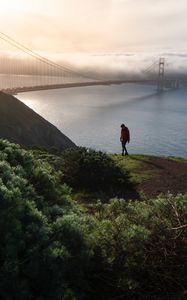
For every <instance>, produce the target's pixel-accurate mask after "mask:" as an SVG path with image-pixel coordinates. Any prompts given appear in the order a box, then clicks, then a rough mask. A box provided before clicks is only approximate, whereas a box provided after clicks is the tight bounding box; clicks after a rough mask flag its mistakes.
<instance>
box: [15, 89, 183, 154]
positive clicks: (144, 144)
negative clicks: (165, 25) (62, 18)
mask: <svg viewBox="0 0 187 300" xmlns="http://www.w3.org/2000/svg"><path fill="white" fill-rule="evenodd" d="M18 98H19V99H20V100H22V101H23V102H24V103H25V104H27V105H28V106H30V107H31V108H32V109H34V110H35V111H36V112H38V113H39V114H41V115H42V116H43V117H44V118H46V119H47V120H49V121H50V122H51V123H53V124H54V125H56V126H57V127H58V128H59V129H60V130H61V131H62V132H64V133H65V134H66V135H68V136H69V137H70V138H71V139H72V140H73V141H74V142H75V143H77V144H78V145H84V146H87V147H92V148H95V149H101V150H104V151H108V152H115V153H116V152H120V150H121V148H120V143H119V131H120V124H121V123H126V124H127V126H128V127H129V128H130V130H131V136H132V139H131V143H130V144H129V151H130V152H131V153H149V154H156V155H157V154H159V155H176V156H183V157H187V140H186V136H187V126H186V125H187V121H186V115H187V100H186V99H187V89H181V90H177V91H176V90H175V91H171V90H170V91H167V92H165V93H163V94H158V93H157V92H156V90H155V87H153V86H144V85H135V84H124V85H119V86H115V85H113V86H107V87H106V86H98V87H84V88H83V87H81V88H71V89H60V90H49V91H40V92H39V91H38V92H28V93H22V94H19V95H18Z"/></svg>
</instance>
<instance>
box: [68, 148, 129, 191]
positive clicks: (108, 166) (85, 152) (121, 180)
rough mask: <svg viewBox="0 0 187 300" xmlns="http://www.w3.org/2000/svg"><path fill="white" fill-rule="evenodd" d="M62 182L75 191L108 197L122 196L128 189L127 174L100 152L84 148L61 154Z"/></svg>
mask: <svg viewBox="0 0 187 300" xmlns="http://www.w3.org/2000/svg"><path fill="white" fill-rule="evenodd" d="M62 173H63V180H64V181H65V182H66V183H67V184H68V185H70V186H71V187H73V188H75V189H80V190H81V189H83V190H88V191H91V192H97V191H104V192H106V193H109V194H110V196H124V195H125V192H126V190H127V189H129V188H130V183H129V176H128V173H127V172H125V171H123V170H122V169H121V168H120V167H118V166H117V164H116V163H115V162H114V161H113V160H112V159H111V158H110V156H108V155H107V154H105V153H103V152H101V151H95V150H92V149H87V148H84V147H77V148H73V149H70V150H66V151H64V152H63V154H62Z"/></svg>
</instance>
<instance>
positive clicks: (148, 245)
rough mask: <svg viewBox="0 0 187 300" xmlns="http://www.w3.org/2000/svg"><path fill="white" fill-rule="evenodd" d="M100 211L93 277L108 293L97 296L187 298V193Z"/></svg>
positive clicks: (114, 202) (120, 202) (104, 207)
mask: <svg viewBox="0 0 187 300" xmlns="http://www.w3.org/2000/svg"><path fill="white" fill-rule="evenodd" d="M97 211H98V213H97V215H96V216H97V220H98V227H97V230H96V232H95V241H96V249H95V257H94V261H95V262H96V265H95V271H93V274H95V277H94V279H93V278H92V281H94V284H95V286H97V287H98V289H97V290H99V291H103V295H102V294H100V295H99V296H98V295H96V294H95V293H96V291H94V296H93V298H92V299H98V298H99V297H100V298H99V299H114V298H116V299H117V298H118V297H119V298H121V299H142V300H143V299H173V300H174V299H178V300H179V299H180V300H181V299H186V291H187V258H186V253H187V227H186V226H187V225H186V224H187V195H185V196H182V195H178V196H177V197H173V196H172V195H168V196H167V197H162V196H160V197H159V198H157V199H154V200H149V201H146V202H144V201H143V202H138V201H136V202H131V201H130V202H126V201H124V200H112V201H111V203H110V204H108V205H107V204H105V205H99V206H98V207H97ZM99 293H100V292H99ZM97 297H98V298H97Z"/></svg>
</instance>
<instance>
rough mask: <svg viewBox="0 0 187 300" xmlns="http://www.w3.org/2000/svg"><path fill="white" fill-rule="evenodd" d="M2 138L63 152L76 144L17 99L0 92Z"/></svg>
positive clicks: (0, 129) (0, 135) (0, 136)
mask: <svg viewBox="0 0 187 300" xmlns="http://www.w3.org/2000/svg"><path fill="white" fill-rule="evenodd" d="M0 138H3V139H8V140H9V141H11V142H14V143H18V144H20V145H23V146H25V147H33V146H40V147H44V148H47V149H49V148H56V149H58V150H63V149H66V148H68V147H73V146H75V144H74V143H73V142H72V141H71V140H70V139H69V138H68V137H67V136H65V135H64V134H63V133H62V132H61V131H60V130H58V129H57V128H56V127H55V126H54V125H52V124H51V123H49V122H48V121H46V120H45V119H44V118H42V117H41V116H40V115H38V114H37V113H35V112H34V111H33V110H32V109H30V108H29V107H27V106H26V105H25V104H23V103H22V102H21V101H19V100H18V99H16V98H15V97H13V96H11V95H8V94H5V93H2V92H0Z"/></svg>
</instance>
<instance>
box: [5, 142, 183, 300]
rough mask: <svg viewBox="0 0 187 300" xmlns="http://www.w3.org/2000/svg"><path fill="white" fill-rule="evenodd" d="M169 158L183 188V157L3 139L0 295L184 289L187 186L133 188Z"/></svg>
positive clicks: (118, 295) (159, 172)
mask: <svg viewBox="0 0 187 300" xmlns="http://www.w3.org/2000/svg"><path fill="white" fill-rule="evenodd" d="M164 166H165V167H164ZM166 166H167V167H166ZM171 166H172V167H171ZM174 166H175V167H176V166H178V170H177V171H174ZM182 166H183V167H184V169H183V167H182ZM170 168H171V170H173V171H172V174H173V176H174V174H175V175H176V178H175V182H176V187H175V192H177V191H179V192H181V191H182V190H180V189H179V190H178V188H177V184H178V182H179V173H180V172H183V171H184V170H186V161H184V162H181V161H178V160H174V159H165V158H157V157H155V158H154V157H148V156H132V157H128V158H126V157H125V158H123V159H122V157H121V156H117V155H107V154H105V153H102V152H97V151H94V150H90V149H86V148H82V147H80V148H78V147H76V148H72V149H69V150H65V151H63V152H59V154H58V155H54V154H52V153H50V152H48V151H42V150H38V149H35V150H34V149H33V150H24V149H22V148H21V147H20V146H19V145H15V144H12V143H10V142H8V141H7V140H0V258H1V259H0V299H5V300H8V299H14V300H25V299H28V300H33V299H38V300H39V299H40V300H62V299H63V300H84V299H85V300H87V299H90V300H98V299H99V300H105V299H107V300H113V299H127V300H135V299H139V300H145V299H158V300H166V299H167V300H168V299H171V300H176V299H178V300H179V299H180V300H181V299H186V291H187V260H186V250H187V235H186V229H187V194H178V195H176V196H174V195H172V194H165V195H162V196H158V197H152V196H148V194H149V193H150V192H151V193H152V191H150V190H149V189H147V188H145V189H144V190H143V192H144V193H146V192H147V197H146V198H143V196H142V193H140V194H139V191H142V189H143V187H144V186H143V184H145V183H146V182H147V183H148V186H150V180H152V184H154V182H156V180H157V179H159V180H160V181H159V182H160V183H161V184H160V188H162V187H164V189H165V185H162V182H164V178H163V174H165V176H166V174H168V176H171V175H170V174H169V173H167V172H169V171H168V170H170ZM179 168H181V170H182V171H180V170H179ZM163 170H164V173H163ZM166 171H167V172H166ZM181 174H183V173H181ZM161 179H163V180H161ZM181 186H182V189H183V188H184V186H183V184H182V185H181ZM163 191H164V190H163ZM183 191H184V192H185V189H184V190H183ZM154 192H155V190H154ZM156 192H158V190H157V188H156ZM78 194H79V197H78V196H77V195H78ZM129 195H131V196H132V195H133V196H134V199H133V200H130V199H129ZM123 196H124V197H123ZM77 197H78V198H79V199H77ZM97 197H98V198H97ZM119 197H120V198H119ZM135 197H137V198H136V199H135Z"/></svg>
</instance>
